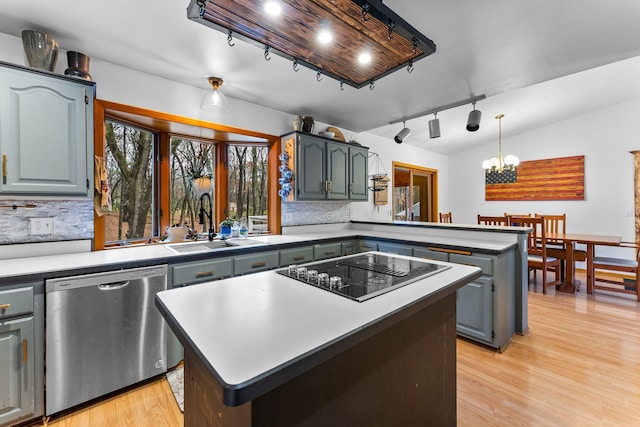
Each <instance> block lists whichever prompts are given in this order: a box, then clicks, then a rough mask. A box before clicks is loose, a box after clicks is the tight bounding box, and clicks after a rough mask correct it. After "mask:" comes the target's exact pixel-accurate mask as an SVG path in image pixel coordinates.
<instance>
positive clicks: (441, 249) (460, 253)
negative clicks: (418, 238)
mask: <svg viewBox="0 0 640 427" xmlns="http://www.w3.org/2000/svg"><path fill="white" fill-rule="evenodd" d="M427 249H429V250H430V251H436V252H446V253H448V254H458V255H471V252H469V251H459V250H456V249H444V248H431V247H427Z"/></svg>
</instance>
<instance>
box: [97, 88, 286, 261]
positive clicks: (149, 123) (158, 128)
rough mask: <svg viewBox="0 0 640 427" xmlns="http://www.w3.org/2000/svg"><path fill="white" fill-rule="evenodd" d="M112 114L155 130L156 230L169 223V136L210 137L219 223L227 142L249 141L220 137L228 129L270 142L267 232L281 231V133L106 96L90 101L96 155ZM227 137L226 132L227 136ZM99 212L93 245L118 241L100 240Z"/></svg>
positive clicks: (99, 247)
mask: <svg viewBox="0 0 640 427" xmlns="http://www.w3.org/2000/svg"><path fill="white" fill-rule="evenodd" d="M107 118H108V119H111V120H114V121H119V122H123V123H129V124H131V125H132V126H137V127H141V128H143V129H147V130H149V131H151V132H154V133H157V135H158V138H159V147H158V151H157V152H156V154H155V156H156V157H155V159H154V166H155V167H156V168H157V169H156V171H157V185H158V189H157V191H156V194H158V197H159V200H158V202H157V203H156V206H157V207H158V209H159V210H160V212H159V215H158V220H159V221H158V223H159V228H158V230H159V231H158V232H160V230H164V229H165V227H166V226H167V225H169V221H170V218H169V215H163V212H170V204H169V202H170V200H169V197H170V194H169V174H170V161H169V159H170V143H169V142H170V139H171V138H172V137H178V138H186V139H187V138H188V139H199V140H207V141H213V142H215V143H216V144H215V147H216V148H215V151H216V152H215V161H216V164H215V165H214V169H215V172H214V173H215V178H214V179H215V188H214V198H215V202H214V203H215V206H224V207H225V209H216V212H215V219H214V223H215V224H219V223H220V222H221V221H222V220H223V219H224V218H225V217H226V212H227V207H228V201H229V197H228V191H227V185H226V183H227V179H228V167H227V146H228V145H233V144H238V143H241V144H248V143H247V142H243V141H230V140H225V137H226V136H227V135H230V134H237V135H241V136H246V137H254V138H260V139H264V140H265V141H266V144H267V145H268V148H269V155H268V178H267V179H268V218H269V219H268V225H269V230H270V233H272V234H280V225H281V221H280V215H281V206H280V198H279V197H278V156H279V154H280V150H281V147H280V145H281V144H280V137H279V136H275V135H268V134H263V133H260V132H255V131H250V130H246V129H241V128H235V127H230V126H226V125H222V124H219V123H213V122H207V121H203V120H197V119H191V118H188V117H183V116H177V115H173V114H168V113H162V112H158V111H154V110H148V109H144V108H139V107H133V106H130V105H124V104H118V103H114V102H111V101H105V100H100V99H96V100H95V101H94V117H93V120H94V153H95V155H97V156H104V155H105V119H107ZM226 139H228V138H226ZM104 225H105V224H104V218H102V217H99V216H98V215H97V214H96V213H95V212H94V241H93V246H94V250H102V249H106V248H111V247H121V245H120V244H117V245H113V246H112V245H105V235H104V234H105V233H104ZM127 243H131V244H136V243H146V242H145V241H143V240H141V241H135V240H127Z"/></svg>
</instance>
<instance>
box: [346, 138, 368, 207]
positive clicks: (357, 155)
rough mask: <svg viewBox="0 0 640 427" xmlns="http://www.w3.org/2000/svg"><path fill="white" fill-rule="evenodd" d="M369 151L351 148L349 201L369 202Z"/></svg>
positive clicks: (363, 148)
mask: <svg viewBox="0 0 640 427" xmlns="http://www.w3.org/2000/svg"><path fill="white" fill-rule="evenodd" d="M368 173H369V149H368V148H365V147H349V181H350V183H349V199H351V200H369V193H368V183H369V181H368Z"/></svg>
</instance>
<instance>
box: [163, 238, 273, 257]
mask: <svg viewBox="0 0 640 427" xmlns="http://www.w3.org/2000/svg"><path fill="white" fill-rule="evenodd" d="M261 244H263V243H261V242H256V241H252V240H251V239H231V240H214V241H212V242H209V241H203V242H188V243H180V244H175V245H168V248H169V249H171V250H172V251H174V252H176V253H179V254H184V253H191V252H206V251H211V250H216V249H224V248H229V247H234V246H246V245H250V246H253V245H261Z"/></svg>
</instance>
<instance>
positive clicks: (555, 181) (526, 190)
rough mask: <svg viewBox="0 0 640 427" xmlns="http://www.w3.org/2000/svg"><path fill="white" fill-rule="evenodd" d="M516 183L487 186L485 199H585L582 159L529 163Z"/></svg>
mask: <svg viewBox="0 0 640 427" xmlns="http://www.w3.org/2000/svg"><path fill="white" fill-rule="evenodd" d="M517 172H518V174H517V175H518V178H517V181H516V182H514V183H510V184H486V185H485V200H487V201H498V200H584V156H572V157H559V158H555V159H544V160H529V161H525V162H522V163H520V165H519V166H518V168H517Z"/></svg>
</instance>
